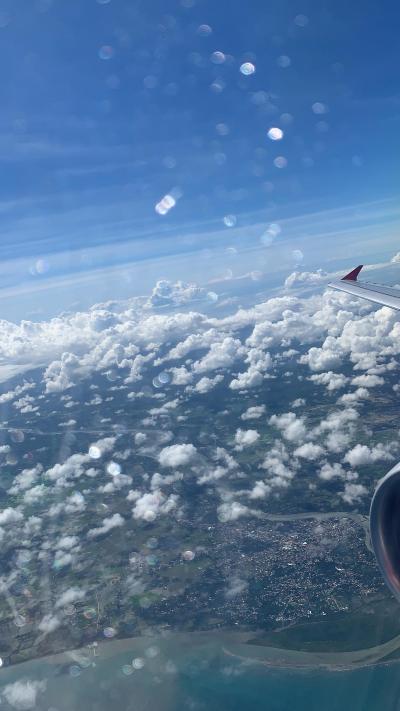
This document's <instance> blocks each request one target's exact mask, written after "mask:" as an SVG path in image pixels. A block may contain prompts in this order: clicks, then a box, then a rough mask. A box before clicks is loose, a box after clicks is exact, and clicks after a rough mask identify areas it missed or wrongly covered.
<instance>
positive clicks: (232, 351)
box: [193, 336, 246, 373]
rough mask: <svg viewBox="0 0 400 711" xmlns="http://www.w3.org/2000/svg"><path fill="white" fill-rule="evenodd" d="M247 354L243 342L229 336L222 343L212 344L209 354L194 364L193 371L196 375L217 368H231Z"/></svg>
mask: <svg viewBox="0 0 400 711" xmlns="http://www.w3.org/2000/svg"><path fill="white" fill-rule="evenodd" d="M245 354H246V349H245V348H244V346H243V345H242V343H241V341H240V340H239V339H238V338H236V339H235V338H232V337H231V336H228V337H227V338H224V339H223V341H221V342H220V343H212V344H211V347H210V350H209V351H208V353H206V355H205V356H203V358H201V360H198V361H196V362H195V363H194V364H193V370H194V372H195V373H204V372H206V371H208V370H217V368H224V369H227V368H231V367H232V365H233V364H234V362H235V360H236V359H237V358H240V357H243V356H244V355H245Z"/></svg>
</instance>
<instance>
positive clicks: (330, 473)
mask: <svg viewBox="0 0 400 711" xmlns="http://www.w3.org/2000/svg"><path fill="white" fill-rule="evenodd" d="M345 474H346V472H345V470H344V469H343V467H342V465H341V464H338V463H337V462H335V463H334V464H329V462H325V463H324V464H323V465H322V467H321V469H320V470H319V473H318V476H319V477H320V479H322V480H323V481H330V480H331V479H335V478H338V479H344V478H345Z"/></svg>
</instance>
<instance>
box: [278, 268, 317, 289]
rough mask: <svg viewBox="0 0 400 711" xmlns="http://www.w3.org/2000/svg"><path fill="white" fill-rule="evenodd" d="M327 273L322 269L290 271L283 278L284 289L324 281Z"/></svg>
mask: <svg viewBox="0 0 400 711" xmlns="http://www.w3.org/2000/svg"><path fill="white" fill-rule="evenodd" d="M327 276H328V274H327V272H324V271H323V270H322V269H317V271H315V272H292V273H291V274H289V276H288V277H287V278H286V279H285V285H284V286H285V289H293V287H295V286H304V285H305V284H310V285H314V284H320V283H321V282H323V281H325V280H326V278H327Z"/></svg>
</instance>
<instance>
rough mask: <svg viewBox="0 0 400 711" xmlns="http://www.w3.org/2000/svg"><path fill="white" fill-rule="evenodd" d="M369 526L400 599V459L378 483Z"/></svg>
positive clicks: (388, 580)
mask: <svg viewBox="0 0 400 711" xmlns="http://www.w3.org/2000/svg"><path fill="white" fill-rule="evenodd" d="M369 525H370V534H371V543H372V547H373V549H374V552H375V556H376V559H377V561H378V565H379V567H380V569H381V572H382V574H383V577H384V579H385V581H386V584H387V585H388V587H389V588H390V590H391V591H392V593H393V594H394V595H395V597H397V599H398V600H400V462H399V463H398V464H396V466H395V467H393V469H391V470H390V472H388V474H386V476H385V477H383V479H381V480H380V481H379V482H378V485H377V487H376V490H375V494H374V496H373V499H372V502H371V509H370V514H369Z"/></svg>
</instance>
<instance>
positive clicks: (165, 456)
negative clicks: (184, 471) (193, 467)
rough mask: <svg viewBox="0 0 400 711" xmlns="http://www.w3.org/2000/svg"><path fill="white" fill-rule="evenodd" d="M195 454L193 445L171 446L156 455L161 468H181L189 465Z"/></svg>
mask: <svg viewBox="0 0 400 711" xmlns="http://www.w3.org/2000/svg"><path fill="white" fill-rule="evenodd" d="M196 454H197V450H196V447H194V446H193V444H171V445H170V446H169V447H164V449H162V450H161V452H160V454H159V455H158V461H159V462H160V464H161V466H162V467H183V466H186V465H187V464H189V463H190V462H191V461H192V460H193V459H194V457H195V456H196Z"/></svg>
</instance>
